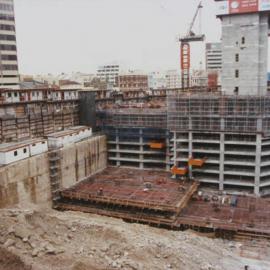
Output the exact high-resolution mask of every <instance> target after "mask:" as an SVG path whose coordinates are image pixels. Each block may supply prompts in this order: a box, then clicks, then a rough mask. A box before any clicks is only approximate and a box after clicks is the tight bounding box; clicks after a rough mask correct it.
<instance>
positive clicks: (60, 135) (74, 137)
mask: <svg viewBox="0 0 270 270" xmlns="http://www.w3.org/2000/svg"><path fill="white" fill-rule="evenodd" d="M91 136H92V128H90V127H86V126H76V127H72V128H69V129H67V130H63V131H59V132H55V133H51V134H49V135H48V136H47V138H48V145H49V149H53V148H61V147H64V146H66V145H68V144H70V143H75V142H78V141H81V140H84V139H86V138H89V137H91Z"/></svg>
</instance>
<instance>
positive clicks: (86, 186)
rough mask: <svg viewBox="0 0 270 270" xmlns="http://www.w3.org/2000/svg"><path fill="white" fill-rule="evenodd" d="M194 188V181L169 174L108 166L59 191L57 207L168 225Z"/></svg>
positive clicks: (196, 184) (186, 201)
mask: <svg viewBox="0 0 270 270" xmlns="http://www.w3.org/2000/svg"><path fill="white" fill-rule="evenodd" d="M197 188H198V183H197V182H191V181H190V182H185V183H183V182H182V183H180V182H176V181H172V180H171V179H170V178H169V174H168V173H161V172H150V171H141V170H128V169H119V168H118V169H114V168H110V167H109V168H107V169H106V170H105V171H104V172H102V173H100V174H98V175H96V176H94V177H91V178H89V179H86V180H85V181H83V182H81V183H79V184H77V185H75V186H74V187H72V188H69V189H66V190H63V191H61V192H60V197H61V199H60V200H59V201H58V203H57V208H59V209H63V210H65V209H71V210H75V209H77V210H82V211H88V212H92V213H97V214H103V215H108V216H113V217H119V218H123V219H126V220H130V221H134V222H146V223H148V222H150V223H153V224H156V225H164V224H167V225H170V224H173V223H174V222H175V221H176V218H177V216H178V215H179V214H180V213H181V211H182V210H183V208H184V207H186V205H187V203H188V201H189V200H190V198H191V197H192V195H193V194H194V193H195V192H196V191H197Z"/></svg>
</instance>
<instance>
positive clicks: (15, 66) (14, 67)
mask: <svg viewBox="0 0 270 270" xmlns="http://www.w3.org/2000/svg"><path fill="white" fill-rule="evenodd" d="M2 69H3V70H18V66H17V65H2Z"/></svg>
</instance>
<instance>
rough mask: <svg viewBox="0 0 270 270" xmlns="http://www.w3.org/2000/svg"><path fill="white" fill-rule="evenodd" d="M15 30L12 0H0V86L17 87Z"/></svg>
mask: <svg viewBox="0 0 270 270" xmlns="http://www.w3.org/2000/svg"><path fill="white" fill-rule="evenodd" d="M18 87H19V73H18V60H17V45H16V31H15V18H14V3H13V0H0V88H18Z"/></svg>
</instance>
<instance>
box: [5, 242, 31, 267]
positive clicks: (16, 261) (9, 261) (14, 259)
mask: <svg viewBox="0 0 270 270" xmlns="http://www.w3.org/2000/svg"><path fill="white" fill-rule="evenodd" d="M0 270H31V267H30V266H26V265H25V264H24V262H23V261H22V260H21V259H20V257H19V256H17V255H14V254H12V253H11V252H9V251H7V250H5V249H3V248H1V247H0Z"/></svg>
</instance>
